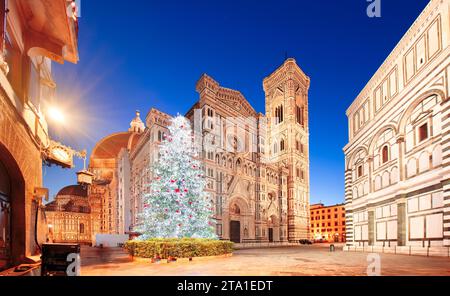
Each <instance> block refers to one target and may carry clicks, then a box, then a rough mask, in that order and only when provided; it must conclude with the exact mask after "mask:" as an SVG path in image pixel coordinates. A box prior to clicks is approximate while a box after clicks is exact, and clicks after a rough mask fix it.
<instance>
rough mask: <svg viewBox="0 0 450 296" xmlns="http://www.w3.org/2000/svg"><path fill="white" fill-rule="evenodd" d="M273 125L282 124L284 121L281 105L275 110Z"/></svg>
mask: <svg viewBox="0 0 450 296" xmlns="http://www.w3.org/2000/svg"><path fill="white" fill-rule="evenodd" d="M274 115H275V123H276V124H279V123H282V122H283V120H284V114H283V105H281V106H279V107H277V108H275V114H274Z"/></svg>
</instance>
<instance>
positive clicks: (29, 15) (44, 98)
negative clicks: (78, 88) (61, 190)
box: [0, 0, 78, 271]
mask: <svg viewBox="0 0 450 296" xmlns="http://www.w3.org/2000/svg"><path fill="white" fill-rule="evenodd" d="M71 5H72V1H67V0H35V1H27V0H15V1H6V0H1V1H0V38H1V39H0V271H2V270H3V269H6V268H8V267H10V266H13V265H16V264H20V263H22V262H25V261H27V260H28V259H27V257H29V256H31V255H34V254H38V253H39V243H42V242H45V239H46V231H45V229H46V226H45V225H46V223H45V219H44V217H43V213H42V206H43V205H42V198H45V197H47V196H48V194H47V192H48V191H47V190H46V189H45V188H42V187H43V181H42V178H43V177H42V164H43V160H44V159H45V160H47V159H48V158H47V157H48V156H49V154H47V152H48V150H47V148H49V147H50V146H51V143H52V142H51V139H50V137H49V133H48V123H47V121H46V117H45V115H44V113H45V112H44V111H45V107H46V104H48V103H50V102H52V101H54V92H55V87H56V84H55V82H54V81H53V78H52V71H51V70H52V68H51V62H52V61H56V62H59V63H63V62H64V61H69V62H72V63H76V62H77V61H78V47H77V38H78V23H77V19H76V15H72V14H70V12H72V11H73V10H72V6H71ZM36 216H37V219H36ZM35 221H37V223H38V225H37V226H36V225H35V223H36V222H35ZM36 229H37V231H36Z"/></svg>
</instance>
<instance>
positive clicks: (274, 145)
mask: <svg viewBox="0 0 450 296" xmlns="http://www.w3.org/2000/svg"><path fill="white" fill-rule="evenodd" d="M273 153H274V154H275V153H278V144H277V143H276V142H275V144H273Z"/></svg>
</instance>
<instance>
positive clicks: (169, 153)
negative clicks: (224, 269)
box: [138, 116, 216, 240]
mask: <svg viewBox="0 0 450 296" xmlns="http://www.w3.org/2000/svg"><path fill="white" fill-rule="evenodd" d="M169 133H170V134H169V135H168V136H166V137H165V138H164V140H163V142H162V143H161V145H160V152H159V158H158V160H157V161H156V162H155V164H154V166H153V167H151V168H150V169H151V172H152V175H153V181H152V182H151V184H148V186H150V190H149V191H150V193H148V194H145V195H144V199H143V200H144V209H143V212H142V214H141V215H140V219H141V227H140V229H138V231H139V232H140V233H142V235H141V236H140V239H142V240H146V239H150V238H216V236H215V234H214V227H213V223H212V220H211V217H212V208H211V207H212V205H211V203H210V202H209V201H208V200H207V196H208V195H207V194H206V192H205V191H204V188H205V185H206V181H205V177H204V173H203V170H202V167H201V164H200V161H199V160H198V153H197V151H196V149H195V146H194V141H193V140H194V138H193V134H192V129H191V126H190V123H189V121H188V120H187V119H186V118H184V117H183V116H177V117H175V118H173V119H172V123H171V125H170V127H169Z"/></svg>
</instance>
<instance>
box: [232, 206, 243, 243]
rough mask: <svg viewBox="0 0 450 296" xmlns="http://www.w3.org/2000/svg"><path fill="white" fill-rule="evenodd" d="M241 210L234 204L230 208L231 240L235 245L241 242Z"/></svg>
mask: <svg viewBox="0 0 450 296" xmlns="http://www.w3.org/2000/svg"><path fill="white" fill-rule="evenodd" d="M240 215H241V208H240V207H239V205H238V204H237V203H233V204H232V205H231V208H230V217H231V219H230V240H231V241H232V242H234V243H240V242H241V220H240Z"/></svg>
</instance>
